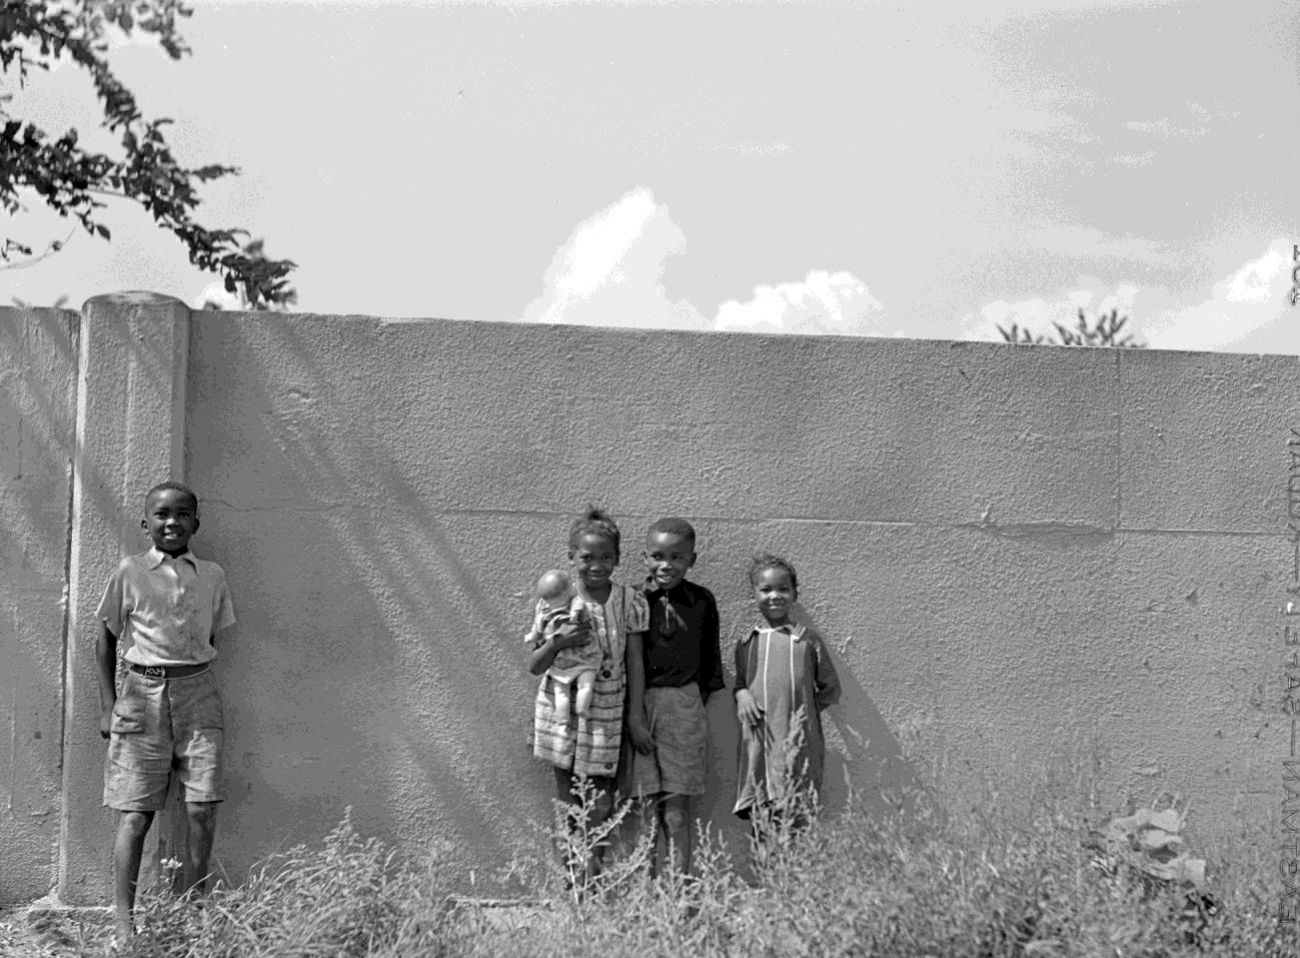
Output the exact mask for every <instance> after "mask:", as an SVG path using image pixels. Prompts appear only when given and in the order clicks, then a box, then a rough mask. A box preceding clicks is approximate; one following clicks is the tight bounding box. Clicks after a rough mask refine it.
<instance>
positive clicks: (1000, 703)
mask: <svg viewBox="0 0 1300 958" xmlns="http://www.w3.org/2000/svg"><path fill="white" fill-rule="evenodd" d="M190 355H191V377H190V384H191V385H190V393H189V406H188V408H189V419H188V442H189V445H188V469H189V476H190V478H191V480H192V481H193V482H194V483H195V485H196V486H197V487H198V488H199V489H200V490H201V492H202V494H203V496H204V506H203V510H204V511H203V521H204V528H203V531H202V533H201V535H200V545H199V548H200V549H206V550H207V552H208V554H210V555H212V556H213V557H214V558H216V559H218V560H219V561H221V562H223V563H224V564H225V565H226V566H227V567H228V571H229V574H230V581H231V582H232V585H233V587H234V589H235V592H236V597H237V601H238V605H239V610H240V625H239V626H238V627H237V629H236V630H235V632H234V633H233V634H232V635H231V636H230V637H229V638H228V639H227V640H226V643H225V648H224V650H223V654H222V658H221V669H222V674H221V677H222V680H223V682H224V684H225V688H226V689H227V690H228V703H229V716H230V753H229V754H230V758H231V763H230V769H231V770H230V784H231V792H232V794H231V796H230V801H229V803H228V806H227V808H226V809H225V810H224V811H223V829H224V831H223V837H222V838H221V840H220V843H219V844H220V853H221V855H222V857H223V860H224V861H225V862H226V864H227V867H231V868H240V867H242V866H243V865H245V864H246V863H247V862H248V861H249V860H250V859H251V858H252V857H253V856H254V855H255V854H257V853H258V852H260V851H262V850H264V849H266V848H269V847H272V846H274V845H275V844H277V843H279V842H282V841H284V840H286V839H287V838H301V837H305V836H308V835H311V834H314V833H318V832H320V831H323V830H324V829H326V828H328V827H329V826H330V825H331V824H332V823H333V822H335V821H336V820H337V819H338V817H339V816H340V815H341V814H342V811H343V808H344V806H346V805H352V806H354V812H355V816H356V818H357V820H358V821H359V822H360V823H362V824H363V825H364V826H365V827H369V828H374V829H377V830H379V831H381V832H383V833H385V834H388V835H391V836H396V837H399V838H401V839H402V840H403V841H406V842H408V843H412V844H414V845H415V846H417V847H418V846H420V845H423V844H428V843H431V842H434V841H443V842H448V843H450V844H451V846H452V857H453V859H455V860H456V861H457V862H458V863H460V864H464V865H467V866H468V865H471V864H474V863H477V864H478V865H479V872H478V874H479V875H483V874H484V872H485V871H487V872H489V874H490V866H492V865H494V864H497V863H500V862H502V861H503V860H505V859H506V858H507V857H508V855H509V853H510V843H511V842H512V841H514V840H517V839H518V838H519V837H520V836H521V835H522V836H528V835H529V834H530V833H529V831H528V828H527V822H528V821H530V820H532V819H541V818H544V817H545V816H546V815H547V802H548V799H549V795H550V782H549V778H548V776H547V775H546V774H545V770H544V769H541V768H538V767H537V766H536V765H535V764H534V763H533V762H532V760H531V759H530V757H529V754H528V752H527V749H526V747H525V736H526V733H527V730H528V725H529V721H530V714H531V713H530V699H531V694H532V690H533V688H534V680H532V679H531V678H529V677H528V676H526V675H525V674H524V673H523V669H522V666H521V651H520V648H519V637H520V634H521V633H522V631H523V629H524V626H525V624H526V618H527V609H528V607H529V601H528V597H527V591H528V589H529V587H530V584H531V582H532V581H533V579H534V577H535V575H536V573H537V572H538V570H540V569H541V568H543V567H546V566H549V565H552V564H555V563H560V562H563V561H564V557H565V553H564V546H565V543H564V537H565V530H566V527H567V523H568V519H569V517H570V516H572V515H573V514H575V513H576V512H577V511H578V510H579V509H580V508H581V507H582V506H583V505H584V504H585V503H586V502H588V501H594V502H597V503H602V504H604V505H606V506H607V507H608V508H609V509H610V510H611V511H612V512H613V513H614V515H615V516H616V517H617V518H618V519H619V520H620V522H621V524H622V527H623V529H624V531H625V534H626V536H627V541H626V543H625V547H624V563H623V570H622V578H623V580H624V581H628V582H635V581H637V580H639V578H640V576H641V568H640V562H639V558H640V556H639V553H640V548H641V543H640V539H641V536H642V535H643V532H644V529H645V527H646V525H647V524H648V522H649V521H651V520H652V519H653V518H655V517H657V516H659V515H662V514H665V513H681V514H684V515H686V516H688V517H690V518H692V519H693V520H695V521H696V522H697V525H698V528H699V531H700V536H701V540H700V546H701V561H700V564H699V566H698V567H697V570H696V578H697V579H698V581H701V582H703V583H704V584H706V585H708V586H710V587H711V588H713V589H714V590H715V591H716V592H717V593H718V595H719V597H720V599H721V601H722V604H723V609H722V611H723V617H724V633H725V636H724V655H725V656H727V661H728V663H730V657H729V656H730V652H731V648H732V645H733V644H734V642H735V640H736V638H737V636H738V635H739V634H740V633H741V632H742V631H743V630H744V629H745V628H746V627H747V625H748V623H749V622H751V621H752V619H753V613H752V611H751V606H750V602H749V599H748V596H747V594H746V591H745V588H744V582H743V572H744V568H745V560H746V557H747V556H748V555H749V554H750V553H752V552H753V551H754V550H756V549H773V550H776V551H779V552H781V553H784V554H786V555H788V556H789V557H790V558H791V559H792V560H793V561H794V562H795V563H796V564H797V566H798V568H799V570H800V576H801V581H802V582H803V583H804V593H803V599H804V602H805V605H806V608H807V612H808V614H809V615H810V616H811V618H812V619H813V620H814V621H816V622H817V624H818V625H819V626H820V627H821V628H822V629H823V631H824V632H825V633H826V634H827V635H828V636H829V637H830V640H831V643H832V647H833V649H834V650H835V652H836V654H837V656H838V658H839V660H840V665H841V671H842V673H843V674H844V676H845V679H846V695H845V701H844V703H843V704H842V705H841V706H840V707H839V708H838V709H836V710H835V711H834V713H833V715H832V716H831V724H832V725H835V726H836V727H837V729H838V730H839V732H840V733H841V734H840V736H839V737H840V738H841V739H842V741H841V742H840V743H839V744H838V745H837V750H838V751H837V755H836V758H835V759H834V760H833V761H832V763H831V772H830V778H831V779H832V782H833V784H832V787H831V792H832V794H831V801H832V803H835V802H837V801H839V800H840V799H842V797H843V794H844V791H845V786H844V776H845V772H846V771H847V773H848V776H849V778H850V779H852V780H853V781H855V782H856V783H857V784H858V785H861V786H871V785H873V784H874V783H875V782H876V781H877V780H878V779H879V778H880V777H882V776H883V777H884V778H885V779H886V780H890V781H898V780H900V779H902V778H904V777H906V774H907V772H908V769H907V767H906V763H903V762H901V761H900V756H899V753H900V746H899V743H898V737H899V735H900V733H905V735H904V736H903V737H904V738H905V739H906V741H907V742H908V743H909V750H910V751H911V752H912V753H913V754H914V755H915V756H916V757H917V758H918V759H921V760H923V761H924V762H926V763H929V762H931V761H935V760H942V761H944V762H945V763H946V764H947V766H948V771H947V773H946V774H945V780H944V781H942V782H940V783H938V784H939V785H940V787H941V789H943V790H945V791H947V792H948V793H949V794H957V793H958V792H960V790H961V789H963V788H964V787H966V786H967V785H968V784H969V782H970V781H971V780H973V779H978V778H979V777H981V776H985V777H988V778H999V779H1002V780H1003V781H1010V780H1012V779H1013V777H1014V775H1015V774H1018V773H1026V774H1032V773H1033V772H1035V771H1036V770H1037V769H1039V768H1041V767H1042V766H1043V765H1044V764H1047V763H1049V762H1052V761H1056V760H1059V759H1061V758H1062V757H1063V756H1062V753H1063V752H1068V751H1070V750H1071V749H1074V750H1076V751H1080V752H1085V751H1086V750H1087V749H1089V748H1092V747H1093V745H1094V743H1095V746H1096V748H1097V749H1098V750H1099V752H1100V755H1101V759H1102V762H1103V769H1104V775H1105V777H1106V780H1107V782H1108V784H1109V785H1110V787H1111V789H1112V791H1113V794H1114V795H1115V796H1116V797H1119V796H1122V795H1123V794H1124V793H1125V792H1126V791H1129V790H1132V791H1133V792H1134V793H1135V794H1137V795H1139V796H1142V797H1147V796H1149V795H1150V793H1151V791H1152V790H1154V789H1155V788H1158V787H1168V788H1170V789H1173V790H1177V791H1180V792H1182V793H1183V794H1185V795H1189V796H1191V797H1192V798H1193V800H1194V804H1195V807H1196V809H1197V818H1196V824H1197V825H1198V826H1199V827H1200V828H1201V829H1202V834H1205V833H1207V832H1213V831H1216V830H1219V831H1224V830H1227V829H1230V828H1232V827H1234V826H1235V825H1236V824H1237V822H1238V820H1239V817H1240V816H1239V814H1238V812H1239V811H1240V812H1241V813H1243V814H1244V813H1251V814H1256V815H1264V814H1266V813H1267V811H1268V809H1270V808H1273V807H1275V805H1276V801H1277V797H1278V796H1277V788H1276V787H1275V781H1276V778H1277V769H1278V764H1277V763H1278V761H1279V759H1280V758H1282V757H1283V750H1284V749H1285V747H1286V744H1285V738H1284V736H1283V733H1282V729H1281V725H1280V722H1279V719H1278V705H1279V702H1280V697H1279V696H1280V680H1281V676H1280V668H1279V667H1278V663H1279V660H1280V656H1279V655H1278V651H1277V650H1278V647H1279V646H1278V642H1277V640H1276V639H1277V637H1276V635H1275V633H1276V632H1277V631H1278V629H1277V621H1278V619H1277V611H1278V607H1279V596H1280V595H1281V584H1282V582H1283V578H1284V574H1285V573H1286V572H1287V571H1288V568H1289V566H1288V565H1287V563H1288V558H1287V552H1286V543H1285V541H1284V538H1283V537H1282V533H1283V532H1284V530H1285V517H1286V502H1285V494H1286V485H1285V479H1286V472H1285V468H1286V466H1285V464H1286V457H1285V453H1286V449H1285V443H1286V439H1287V435H1288V432H1287V427H1288V424H1289V423H1296V422H1300V408H1297V401H1298V400H1297V397H1300V390H1298V389H1297V387H1298V386H1300V369H1298V368H1297V365H1296V363H1295V361H1294V360H1291V359H1283V358H1276V357H1274V358H1256V357H1236V356H1201V355H1188V354H1161V353H1121V352H1114V351H1111V352H1107V351H1090V350H1046V349H1026V348H1013V347H1003V346H997V345H982V344H973V343H961V344H953V343H937V342H915V341H880V340H850V339H815V340H814V339H796V338H788V339H783V338H765V337H756V336H704V335H690V334H675V333H667V332H656V331H641V332H637V331H598V330H590V329H580V328H565V327H558V328H545V327H530V326H514V325H495V324H479V323H456V322H425V323H388V322H383V321H379V320H373V319H358V318H348V319H339V318H323V317H319V318H318V317H309V316H300V317H274V318H266V317H246V316H235V315H228V314H227V315H204V316H198V315H197V314H196V318H195V320H194V330H193V336H192V341H191V354H190ZM727 706H728V703H727V702H726V701H725V700H723V699H719V700H717V701H715V703H714V705H713V707H712V708H711V720H712V722H713V731H714V735H713V739H714V741H713V745H714V769H713V772H712V778H711V784H712V789H711V793H710V795H709V797H708V799H707V800H706V802H705V803H704V805H705V809H706V812H707V813H708V814H709V815H710V816H711V817H712V818H713V819H714V820H715V821H718V822H724V823H725V822H728V821H729V814H728V813H729V811H730V801H731V790H732V788H733V778H734V743H735V734H736V733H735V723H734V719H733V718H732V716H731V714H730V711H729V709H728V707H727ZM1083 757H1084V758H1086V755H1084V756H1083Z"/></svg>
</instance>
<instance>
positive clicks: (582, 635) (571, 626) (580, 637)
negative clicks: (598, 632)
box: [551, 621, 591, 652]
mask: <svg viewBox="0 0 1300 958" xmlns="http://www.w3.org/2000/svg"><path fill="white" fill-rule="evenodd" d="M590 641H591V623H589V622H586V621H583V622H568V623H566V624H564V625H562V626H560V627H559V628H558V629H556V630H555V634H554V635H553V636H551V647H552V648H553V649H555V651H557V652H559V651H560V650H561V649H572V648H576V647H577V646H579V645H586V644H587V643H588V642H590Z"/></svg>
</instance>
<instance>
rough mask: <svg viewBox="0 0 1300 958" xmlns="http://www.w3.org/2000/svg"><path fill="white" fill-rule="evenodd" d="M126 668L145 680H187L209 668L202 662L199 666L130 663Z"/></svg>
mask: <svg viewBox="0 0 1300 958" xmlns="http://www.w3.org/2000/svg"><path fill="white" fill-rule="evenodd" d="M127 667H128V668H129V669H130V670H131V671H132V672H134V673H135V674H136V675H143V676H144V677H145V678H147V679H164V680H165V679H187V678H189V677H190V676H191V675H198V674H199V673H200V672H206V671H207V670H208V669H209V667H210V663H208V662H202V663H200V664H199V665H137V664H136V663H134V662H131V663H129V664H128V666H127Z"/></svg>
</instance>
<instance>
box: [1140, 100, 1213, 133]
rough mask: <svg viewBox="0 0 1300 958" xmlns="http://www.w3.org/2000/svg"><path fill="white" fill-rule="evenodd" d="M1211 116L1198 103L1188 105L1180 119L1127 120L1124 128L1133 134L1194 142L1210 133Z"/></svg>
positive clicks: (1164, 117)
mask: <svg viewBox="0 0 1300 958" xmlns="http://www.w3.org/2000/svg"><path fill="white" fill-rule="evenodd" d="M1213 119H1214V117H1213V114H1211V113H1210V111H1209V110H1207V109H1206V108H1205V107H1203V106H1201V104H1199V103H1195V102H1193V103H1188V104H1187V106H1186V108H1185V109H1184V110H1183V111H1182V116H1181V117H1169V116H1162V117H1160V118H1159V119H1156V120H1129V121H1128V122H1127V123H1125V124H1124V126H1125V127H1126V128H1128V129H1130V130H1132V131H1133V132H1134V133H1142V134H1145V135H1147V136H1158V137H1162V138H1168V137H1178V138H1180V139H1184V140H1194V139H1196V138H1198V137H1202V136H1205V135H1207V134H1208V133H1209V132H1210V123H1211V121H1212V120H1213Z"/></svg>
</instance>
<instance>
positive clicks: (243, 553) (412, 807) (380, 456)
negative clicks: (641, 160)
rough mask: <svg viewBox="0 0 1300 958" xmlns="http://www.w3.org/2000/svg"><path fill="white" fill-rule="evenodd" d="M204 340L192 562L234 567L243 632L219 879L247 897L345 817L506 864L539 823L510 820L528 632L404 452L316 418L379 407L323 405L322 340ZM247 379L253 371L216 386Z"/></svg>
mask: <svg viewBox="0 0 1300 958" xmlns="http://www.w3.org/2000/svg"><path fill="white" fill-rule="evenodd" d="M218 330H219V331H220V333H221V336H222V340H221V341H220V342H218V343H211V342H207V343H205V342H204V340H205V339H206V338H210V337H209V333H212V332H216V331H218ZM326 334H327V333H326ZM194 336H195V339H196V340H198V341H199V346H200V347H201V348H203V349H205V350H207V349H209V348H219V349H221V350H223V351H225V352H226V353H227V355H224V356H222V357H221V359H220V361H215V362H214V361H212V359H213V358H214V357H211V356H209V362H208V363H207V367H208V368H195V370H194V373H193V374H192V378H191V397H190V400H189V416H190V420H191V428H190V430H188V431H189V443H190V445H189V449H188V459H189V463H190V470H189V471H190V478H191V481H192V483H193V484H194V485H195V487H196V489H197V490H198V492H199V494H200V496H201V497H202V498H203V501H204V507H203V509H204V511H203V516H204V528H203V530H202V533H203V534H202V536H201V538H202V540H203V541H202V542H201V543H200V554H203V552H204V551H205V547H206V552H207V553H208V554H209V555H210V556H211V558H213V559H215V560H216V561H218V562H220V563H221V564H222V565H223V566H224V567H225V568H226V570H227V574H228V577H229V579H230V582H231V585H232V591H233V592H234V596H235V602H236V608H237V611H238V614H239V617H240V624H239V625H238V626H237V627H236V628H235V629H234V630H232V632H231V633H230V634H229V635H228V636H223V637H222V639H223V641H224V648H223V650H222V655H221V656H219V659H218V661H219V663H220V680H221V682H222V686H223V690H224V694H225V701H226V709H227V743H226V755H227V802H226V807H225V808H224V809H223V812H222V822H221V826H220V828H219V830H218V847H217V849H216V852H217V855H218V857H219V858H220V860H221V863H222V865H223V866H224V867H225V869H226V870H227V871H228V872H229V873H230V875H231V876H232V877H234V878H236V879H238V878H239V877H240V876H241V875H242V874H243V872H244V870H245V869H246V868H247V867H248V866H249V865H250V864H251V863H252V862H253V861H254V860H255V859H257V858H259V857H261V856H263V855H265V854H267V853H269V852H270V851H273V850H274V849H275V848H277V847H282V846H283V845H284V844H286V843H287V842H294V841H314V840H316V839H318V838H319V836H320V835H322V834H324V833H325V832H327V831H328V830H329V829H330V828H332V827H333V826H334V825H335V824H337V822H338V820H339V819H340V818H341V816H342V814H343V810H344V808H345V807H347V806H353V807H354V809H355V814H354V820H355V821H356V823H357V824H358V826H359V827H361V828H362V829H363V830H365V831H367V832H371V833H377V834H379V835H381V836H382V837H384V838H386V839H388V840H393V841H397V842H399V843H401V844H403V845H404V846H405V847H406V849H407V850H408V851H411V852H415V853H418V852H419V851H421V850H422V848H423V847H427V846H430V845H434V844H438V845H444V846H452V847H453V848H460V849H464V850H467V851H468V852H469V854H468V855H463V856H462V858H463V859H464V860H461V861H456V862H455V864H456V865H459V866H461V868H462V870H465V869H468V868H470V867H474V866H475V865H478V866H479V867H480V868H481V871H483V872H490V871H491V867H492V865H493V864H500V865H504V864H505V863H506V860H507V858H508V855H509V852H510V849H509V848H508V847H507V844H506V839H507V836H509V835H511V834H512V833H513V831H514V829H513V828H512V827H511V824H512V820H519V819H520V818H521V817H522V814H523V813H524V812H525V811H526V810H525V809H522V808H514V806H516V805H518V804H519V803H518V796H519V794H520V792H521V791H523V789H520V787H519V782H520V779H521V776H522V777H524V778H525V780H526V779H527V778H528V777H534V778H536V779H537V780H538V781H539V783H540V782H541V781H542V779H541V776H540V770H536V769H533V768H532V763H531V762H530V760H529V758H528V756H527V753H526V752H525V750H524V748H523V741H524V731H523V728H522V725H523V722H524V720H525V719H526V718H527V717H529V716H530V714H531V713H530V711H529V710H528V700H527V699H526V698H525V699H522V700H520V701H517V702H512V701H511V692H512V691H514V690H517V689H518V686H519V684H520V683H519V682H518V681H516V680H515V677H516V676H518V675H519V674H520V673H521V672H522V668H521V664H520V659H521V656H520V655H519V654H518V651H519V650H518V649H517V648H516V645H517V644H518V643H517V640H516V639H515V638H514V635H515V633H516V632H520V634H522V628H521V627H520V624H519V623H516V622H513V621H508V620H507V616H506V615H505V614H503V612H502V610H501V606H502V604H503V602H502V600H503V596H496V595H488V594H487V593H486V592H485V591H484V590H483V589H482V588H481V587H480V585H479V582H480V581H481V580H482V578H483V575H482V570H481V569H480V570H478V573H477V574H476V573H475V572H474V571H471V565H470V562H469V560H467V559H466V558H465V556H464V554H463V553H462V547H461V546H460V545H458V542H460V541H461V540H462V538H463V537H462V535H460V534H458V532H457V530H454V529H449V528H448V527H447V521H448V520H447V519H446V517H442V516H439V515H438V514H437V513H435V512H434V511H433V510H432V509H431V508H430V507H429V505H428V503H427V500H426V498H425V497H424V496H423V495H422V494H421V492H420V490H419V489H417V488H416V487H415V486H414V485H413V484H412V482H411V481H410V479H409V477H408V474H407V472H408V470H410V469H411V468H412V467H411V466H410V464H409V463H403V462H399V461H398V458H397V456H398V455H399V454H400V452H401V448H400V440H397V441H396V447H395V441H394V440H392V439H391V437H390V435H389V434H388V432H387V431H386V430H383V429H376V430H368V429H367V428H366V426H365V424H364V423H362V424H360V425H359V426H358V425H357V424H355V423H350V424H346V425H345V427H344V429H343V430H342V432H341V433H340V431H339V430H337V429H332V428H331V426H332V424H331V423H330V422H329V420H328V419H327V418H323V417H322V416H321V415H320V413H319V410H317V409H315V408H314V405H315V403H316V402H317V401H318V400H319V399H322V398H328V401H329V402H330V403H331V404H335V403H338V405H339V406H340V407H341V408H345V409H349V408H350V409H362V410H364V409H365V408H366V406H365V404H364V403H348V402H347V401H343V402H341V403H339V402H338V400H339V397H337V396H332V395H331V394H332V393H337V392H338V391H339V389H340V383H339V382H338V378H337V377H335V379H334V380H332V381H331V380H330V379H329V377H327V375H326V374H325V372H324V370H323V369H322V368H321V367H320V365H319V364H317V363H316V362H314V361H313V359H312V353H313V352H314V351H315V350H316V349H318V348H320V345H319V344H318V343H317V344H307V343H305V342H303V341H302V338H301V337H300V336H299V335H298V334H297V330H296V328H295V327H294V326H292V325H289V324H283V325H282V324H259V325H258V326H257V327H253V326H251V325H249V326H244V327H239V326H237V325H234V324H226V325H223V326H208V325H206V324H202V323H199V324H196V328H195V330H194ZM266 340H270V341H269V342H267V341H266ZM205 355H207V354H206V353H205ZM265 357H279V358H280V359H282V360H285V359H286V358H287V362H288V365H287V366H284V365H279V366H275V367H271V366H269V365H267V364H266V360H265ZM227 363H234V364H236V365H227ZM241 366H245V367H249V368H250V370H251V374H245V375H241V376H240V377H239V378H238V380H237V381H236V380H235V379H234V377H223V375H222V372H221V371H222V369H230V368H240V367H241ZM250 383H253V384H257V387H258V388H257V390H256V391H254V392H249V390H248V387H249V385H250ZM277 386H279V387H284V388H283V389H281V390H279V391H277V390H276V387H277ZM349 386H350V387H351V388H353V389H356V390H358V391H363V390H365V389H366V388H367V387H366V385H365V384H364V383H353V384H349V383H346V382H345V383H343V384H341V388H343V389H348V388H349ZM267 387H270V388H267ZM205 409H217V410H221V413H220V415H219V416H216V417H211V418H205V415H204V413H203V410H205ZM363 415H364V413H363ZM353 427H356V428H353ZM478 534H479V536H480V537H482V536H484V535H487V536H489V537H491V536H494V535H495V536H498V537H499V538H500V539H501V544H500V546H499V547H495V548H492V549H491V550H490V551H492V552H500V551H503V550H505V549H507V548H508V547H509V545H510V543H509V530H507V529H503V530H500V531H499V532H493V531H491V530H489V531H487V532H484V531H482V530H481V529H480V530H479V533H478ZM476 545H478V546H480V547H481V546H482V542H481V541H480V542H478V543H476ZM503 677H508V679H509V681H503ZM515 697H516V698H519V695H518V694H517V693H516V696H515ZM507 783H508V784H507ZM452 857H453V858H455V857H456V855H455V853H454V852H453V855H452Z"/></svg>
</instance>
